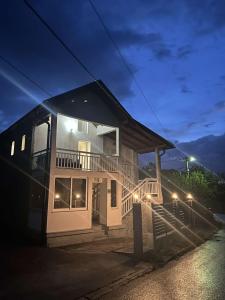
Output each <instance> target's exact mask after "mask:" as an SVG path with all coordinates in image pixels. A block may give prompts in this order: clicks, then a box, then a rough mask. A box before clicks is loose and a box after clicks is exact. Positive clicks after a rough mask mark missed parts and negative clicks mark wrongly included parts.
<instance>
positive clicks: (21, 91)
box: [0, 0, 225, 142]
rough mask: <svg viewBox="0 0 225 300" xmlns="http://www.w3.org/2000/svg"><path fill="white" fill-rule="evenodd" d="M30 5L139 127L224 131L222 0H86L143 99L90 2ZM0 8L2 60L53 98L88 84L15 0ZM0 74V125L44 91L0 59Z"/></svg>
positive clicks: (167, 131)
mask: <svg viewBox="0 0 225 300" xmlns="http://www.w3.org/2000/svg"><path fill="white" fill-rule="evenodd" d="M29 2H30V3H31V4H32V5H33V7H34V8H35V9H36V10H37V11H38V13H39V14H40V15H41V16H42V17H43V18H44V19H45V20H46V21H47V22H48V23H49V25H50V26H51V27H53V28H54V30H55V31H56V32H57V34H58V35H59V36H60V37H61V38H62V39H63V41H64V42H65V43H66V44H67V45H68V46H69V47H70V48H72V49H73V51H74V53H75V54H76V55H77V56H78V57H79V58H80V59H81V60H82V62H83V63H84V64H85V65H86V66H87V67H88V69H89V70H90V71H91V72H92V73H93V74H94V75H95V77H96V78H97V79H101V80H102V81H103V82H104V83H105V84H106V85H107V86H108V87H109V89H110V90H111V91H112V93H113V94H114V95H115V96H116V97H117V98H118V99H119V101H120V102H121V103H122V105H124V106H125V108H126V109H127V110H128V112H129V113H130V114H131V115H132V116H133V117H134V118H136V119H137V120H139V121H140V122H142V123H144V124H145V125H146V126H148V127H150V128H151V129H153V130H155V131H156V132H158V133H159V134H161V135H163V136H164V137H166V138H168V139H170V140H171V141H173V142H174V141H179V142H183V141H190V140H194V139H197V138H199V137H203V136H206V135H209V134H213V135H222V134H223V133H224V132H225V123H224V113H225V0H215V1H214V0H213V1H207V0H177V1H176V0H174V1H173V0H171V1H168V0H151V1H150V0H142V1H141V0H129V1H124V0H113V1H112V0H111V1H109V0H108V1H106V0H104V1H103V0H93V3H94V4H95V6H96V8H97V10H98V11H99V13H100V15H101V16H102V18H103V20H104V22H105V25H106V26H107V28H108V29H109V30H110V32H111V35H112V37H113V39H114V41H115V42H116V44H117V45H118V47H119V49H120V50H121V53H122V54H123V56H124V58H125V60H126V61H127V63H128V64H129V67H130V68H131V69H132V72H133V74H135V77H136V79H137V81H138V83H139V85H140V86H141V88H142V90H143V92H144V94H145V95H146V97H147V99H148V102H149V103H150V105H149V104H147V103H146V100H145V99H144V98H143V96H142V95H141V93H140V90H139V89H138V88H137V86H136V84H135V82H134V81H133V78H132V76H131V75H130V74H129V72H128V71H127V69H126V68H125V66H124V64H123V63H122V61H121V59H120V57H119V55H118V52H117V50H116V49H115V47H114V46H113V44H112V42H111V41H110V39H109V37H108V36H107V34H106V33H105V31H104V29H103V27H102V25H101V23H100V22H99V19H98V17H97V16H96V14H95V12H94V11H93V9H92V7H91V6H90V3H89V1H88V0H82V1H79V0H65V1H62V0H61V1H60V0H38V1H36V0H30V1H29ZM0 5H1V8H0V36H1V44H0V55H1V56H2V57H4V58H5V59H7V60H8V61H10V62H11V63H12V64H13V65H15V66H16V67H17V68H18V69H20V70H21V71H23V72H24V73H25V74H26V75H27V76H29V77H30V78H31V79H32V80H34V81H35V82H37V83H38V84H39V85H40V86H41V87H42V88H43V89H45V90H46V91H47V92H48V93H49V94H51V95H57V94H60V93H62V92H65V91H68V90H71V89H73V88H76V87H78V86H80V85H83V84H86V83H88V82H90V81H92V79H91V78H90V77H89V75H88V74H87V73H86V72H85V71H84V70H83V69H82V68H81V67H80V66H79V65H78V64H77V63H76V62H75V61H74V60H73V58H72V57H71V56H70V55H69V54H68V53H67V52H66V51H65V49H63V47H62V46H61V45H60V44H59V42H58V41H57V40H56V39H55V38H54V37H53V36H52V35H51V34H50V33H49V32H48V31H47V29H46V28H45V27H44V26H43V25H42V24H41V22H40V21H39V20H38V19H37V17H36V16H35V15H34V14H33V13H32V12H31V11H30V10H29V8H28V7H27V6H26V5H25V4H24V2H23V1H22V0H8V1H7V0H5V1H4V0H2V1H1V3H0ZM0 75H1V76H0V95H1V98H0V130H1V131H2V130H4V129H5V128H7V127H8V126H9V125H10V124H11V123H13V122H14V121H15V120H17V119H18V118H20V117H21V116H22V115H23V114H25V113H26V112H28V111H29V110H30V109H32V108H33V107H34V106H35V105H36V104H37V103H39V102H41V101H43V100H44V99H46V98H49V96H48V95H47V94H45V93H44V92H43V91H41V90H39V89H38V88H37V87H35V86H34V85H33V84H32V83H31V82H29V81H28V80H27V79H25V78H23V77H22V76H21V75H20V74H19V73H17V72H16V71H15V70H14V69H12V68H11V67H10V66H8V65H7V64H6V63H5V62H4V61H2V60H0ZM150 106H151V107H152V108H153V111H154V112H155V114H156V115H157V117H156V116H155V114H154V113H153V112H152V110H151V109H150ZM159 120H160V122H159Z"/></svg>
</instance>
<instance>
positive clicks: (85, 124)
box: [78, 120, 88, 133]
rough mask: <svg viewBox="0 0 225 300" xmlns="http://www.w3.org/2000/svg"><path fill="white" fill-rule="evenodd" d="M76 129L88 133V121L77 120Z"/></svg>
mask: <svg viewBox="0 0 225 300" xmlns="http://www.w3.org/2000/svg"><path fill="white" fill-rule="evenodd" d="M78 131H80V132H84V133H88V122H86V121H83V120H78Z"/></svg>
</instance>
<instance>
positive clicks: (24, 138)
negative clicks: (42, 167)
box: [20, 134, 27, 151]
mask: <svg viewBox="0 0 225 300" xmlns="http://www.w3.org/2000/svg"><path fill="white" fill-rule="evenodd" d="M26 138H27V137H26V134H23V135H22V140H21V147H20V150H21V151H25V149H26Z"/></svg>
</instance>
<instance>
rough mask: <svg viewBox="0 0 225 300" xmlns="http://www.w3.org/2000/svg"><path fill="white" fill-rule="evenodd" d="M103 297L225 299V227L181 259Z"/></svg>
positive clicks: (118, 299) (111, 299)
mask: <svg viewBox="0 0 225 300" xmlns="http://www.w3.org/2000/svg"><path fill="white" fill-rule="evenodd" d="M101 299H103V300H114V299H115V300H128V299H129V300H131V299H132V300H139V299H146V300H170V299H172V300H224V299H225V230H220V231H219V232H218V233H217V234H216V235H215V237H214V238H213V239H212V240H210V241H207V242H206V243H204V244H203V245H201V246H200V247H198V248H196V249H195V250H194V251H191V252H189V253H187V254H186V255H184V256H183V257H181V258H179V259H178V260H174V261H171V262H170V263H168V264H167V265H166V266H164V267H163V268H161V269H158V270H156V271H154V272H152V273H151V274H148V275H146V276H144V277H141V278H138V279H136V280H134V281H131V282H130V283H129V284H127V285H126V286H123V287H120V288H119V289H118V290H115V291H113V292H111V293H110V294H107V295H105V296H104V297H102V298H101Z"/></svg>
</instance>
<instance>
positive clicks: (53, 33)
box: [24, 0, 96, 80]
mask: <svg viewBox="0 0 225 300" xmlns="http://www.w3.org/2000/svg"><path fill="white" fill-rule="evenodd" d="M24 3H25V4H26V5H27V6H28V7H29V9H30V10H31V11H32V12H33V13H34V14H35V16H36V17H37V18H38V19H39V20H40V21H41V23H42V24H43V25H44V26H45V27H46V28H47V29H48V30H49V31H50V33H51V34H52V35H53V36H54V37H55V38H56V39H57V41H58V42H59V43H60V44H61V45H62V46H63V47H64V48H65V49H66V51H67V52H69V54H70V55H71V56H72V57H73V58H74V59H75V60H76V62H77V63H78V64H79V65H80V66H81V67H82V68H83V69H84V70H85V71H86V72H87V73H88V74H89V76H90V77H91V78H92V79H94V80H96V79H95V76H94V74H93V73H92V72H90V71H89V70H88V68H87V67H86V66H85V64H84V63H83V62H82V61H81V60H80V59H79V58H78V57H77V56H76V55H75V54H74V52H73V51H72V50H71V49H70V48H69V47H68V46H67V45H66V44H65V43H64V42H63V40H62V39H61V38H60V37H59V36H58V35H57V33H56V32H55V31H54V29H53V28H52V27H50V25H49V24H48V23H47V22H46V21H45V20H44V19H43V18H42V17H41V15H40V14H39V13H38V12H37V11H36V10H35V9H34V8H33V6H32V5H31V4H30V3H29V2H28V1H27V0H24Z"/></svg>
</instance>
